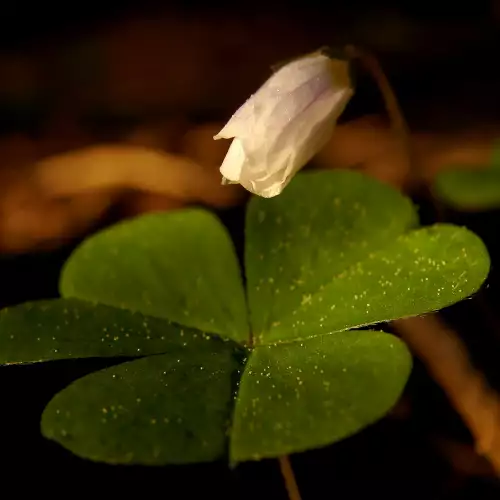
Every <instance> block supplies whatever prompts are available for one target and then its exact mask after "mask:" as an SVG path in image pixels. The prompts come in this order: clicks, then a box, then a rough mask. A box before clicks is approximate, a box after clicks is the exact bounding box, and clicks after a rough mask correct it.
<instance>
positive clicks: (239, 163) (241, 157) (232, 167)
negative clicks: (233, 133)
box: [220, 139, 245, 182]
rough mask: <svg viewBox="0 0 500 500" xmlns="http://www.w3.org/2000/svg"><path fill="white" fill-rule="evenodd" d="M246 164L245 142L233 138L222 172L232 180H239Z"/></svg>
mask: <svg viewBox="0 0 500 500" xmlns="http://www.w3.org/2000/svg"><path fill="white" fill-rule="evenodd" d="M244 164H245V151H244V149H243V144H242V143H241V141H240V140H239V139H233V142H232V143H231V145H230V146H229V149H228V151H227V154H226V157H225V158H224V161H223V162H222V165H221V167H220V173H221V174H222V175H223V177H225V178H226V179H227V180H229V181H231V182H239V181H240V176H241V171H242V169H243V165H244Z"/></svg>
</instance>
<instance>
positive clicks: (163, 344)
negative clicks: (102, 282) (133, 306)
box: [0, 299, 207, 364]
mask: <svg viewBox="0 0 500 500" xmlns="http://www.w3.org/2000/svg"><path fill="white" fill-rule="evenodd" d="M206 337H207V336H206V335H205V334H203V333H202V332H199V331H198V330H192V329H189V328H187V327H181V326H179V325H176V324H174V323H171V322H170V321H167V320H164V319H161V318H153V317H151V316H144V315H142V314H140V313H133V312H131V311H126V310H123V309H117V308H115V307H108V306H103V305H100V304H91V303H90V302H85V301H81V300H77V299H58V300H45V301H39V302H31V303H29V302H28V303H26V304H22V305H20V306H16V307H9V308H6V309H3V310H2V311H0V364H13V363H26V362H38V361H47V360H53V359H68V358H87V357H108V356H145V355H148V354H159V353H164V352H169V353H171V354H172V355H173V354H174V353H178V355H179V356H180V355H183V352H184V351H185V348H186V346H187V345H190V346H191V345H192V344H193V343H194V345H199V344H201V343H205V340H204V339H205V338H206Z"/></svg>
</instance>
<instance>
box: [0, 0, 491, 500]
mask: <svg viewBox="0 0 500 500" xmlns="http://www.w3.org/2000/svg"><path fill="white" fill-rule="evenodd" d="M499 27H500V9H499V8H498V2H496V1H476V2H465V3H464V4H460V3H455V4H451V5H445V4H444V3H441V2H436V1H434V2H429V1H420V2H416V1H408V2H406V3H404V4H403V3H401V2H390V1H377V2H375V1H361V0H351V1H349V2H347V1H338V2H335V1H334V2H329V3H327V4H325V3H324V2H319V1H316V0H310V1H308V2H300V3H297V4H296V5H292V4H291V3H286V2H281V3H280V2H270V1H268V2H264V1H262V0H256V1H254V2H240V3H237V4H236V3H234V4H231V3H229V2H226V3H224V2H218V3H217V4H207V3H203V2H182V3H180V2H177V3H175V2H151V1H146V2H138V1H135V2H134V1H127V2H125V1H123V2H102V3H101V4H93V3H88V2H80V1H78V2H72V3H67V4H56V3H55V2H52V1H49V2H45V3H38V4H35V5H32V4H31V3H28V2H27V1H25V0H19V1H17V2H12V3H6V4H5V3H4V4H2V6H1V16H0V272H1V274H0V275H1V276H2V282H1V284H0V305H2V306H5V305H8V304H15V303H19V302H22V301H25V300H29V299H39V298H48V297H53V296H56V295H57V279H58V273H59V270H60V267H61V265H62V263H63V262H64V259H65V257H66V256H67V255H68V253H69V252H70V251H71V250H72V248H74V245H75V244H77V243H78V242H79V241H80V240H81V238H83V237H85V235H87V234H89V233H90V232H92V231H95V230H97V229H98V228H99V227H102V226H103V225H107V224H110V223H112V222H114V221H116V220H118V219H121V218H123V217H129V216H133V215H136V214H138V213H142V212H145V211H149V210H158V209H160V210H164V209H177V208H179V207H182V206H185V205H186V204H202V205H206V206H209V207H211V208H213V209H214V210H217V211H218V213H219V214H220V215H221V217H222V218H223V220H224V221H225V222H226V223H227V224H228V226H229V227H230V229H231V230H232V232H233V235H234V236H235V238H236V239H238V238H240V237H241V215H242V205H243V204H244V201H245V199H246V194H245V192H243V191H242V190H241V189H239V188H238V187H237V186H232V187H227V186H226V187H223V186H221V185H220V176H219V172H218V167H219V165H220V162H221V160H222V158H223V156H224V154H225V151H226V149H227V146H228V144H227V143H224V141H220V142H214V141H213V140H212V136H213V135H214V133H216V132H218V130H219V128H220V127H221V125H222V124H223V123H224V121H225V120H227V118H228V117H229V116H230V115H231V114H232V112H234V111H235V109H236V108H237V107H238V106H239V105H240V104H242V103H243V101H244V100H245V99H246V98H247V97H248V96H249V95H250V93H252V92H253V91H254V90H256V89H257V88H258V86H259V85H260V84H261V83H262V82H263V81H264V80H265V79H266V78H267V77H268V76H269V74H270V71H271V69H270V68H271V66H272V65H273V64H275V63H276V62H279V61H280V60H283V59H287V58H290V57H294V56H296V55H300V54H302V53H305V52H310V51H312V50H315V49H317V48H319V47H321V46H324V45H339V46H342V45H344V44H347V43H349V44H353V43H354V44H359V45H360V46H362V47H365V48H367V49H369V50H371V51H372V52H373V53H374V54H376V56H377V57H378V58H379V59H380V61H381V63H382V65H383V67H384V70H385V71H386V73H387V75H388V76H389V78H390V80H391V82H392V84H393V86H394V88H395V90H396V92H397V95H398V97H399V99H400V101H401V105H402V108H403V110H404V112H405V115H406V116H407V119H408V121H409V124H410V127H411V130H412V143H413V145H414V148H415V154H416V155H417V156H418V159H419V162H420V164H421V168H422V170H423V178H424V181H430V180H431V179H432V177H433V175H434V174H435V172H436V171H439V170H441V169H443V168H449V167H450V166H453V165H454V164H457V163H458V164H463V163H466V164H473V165H476V166H481V165H483V164H484V163H485V162H486V160H487V158H488V155H489V153H490V150H491V144H492V141H493V139H494V138H495V137H497V136H498V135H499V133H500V120H499V117H500V100H499V98H498V89H499V88H500V85H499V84H500V74H499V72H498V69H497V68H498V62H497V61H498V51H499V48H500V37H499ZM313 164H314V165H315V166H316V167H320V168H350V167H354V166H355V167H356V168H360V169H362V170H364V171H366V172H367V173H368V174H369V175H373V176H375V177H377V178H379V179H380V180H382V181H383V182H388V183H390V184H392V185H394V186H396V187H397V188H400V189H404V190H406V191H407V192H409V193H410V194H415V193H416V192H417V190H416V189H415V188H416V186H414V185H412V183H411V179H409V176H408V172H407V171H406V167H405V161H404V160H403V157H402V153H401V150H400V148H399V147H398V144H397V141H396V140H395V139H394V137H393V135H392V134H391V131H390V130H389V128H388V126H387V120H386V119H385V112H384V106H383V102H382V100H381V98H380V95H379V93H378V90H377V88H376V87H375V86H374V84H373V82H372V81H371V79H370V78H369V77H368V76H367V75H365V74H363V73H360V74H358V75H357V81H356V95H355V97H354V99H353V100H352V102H351V103H350V105H349V107H348V109H347V110H346V113H345V114H344V116H343V117H342V120H341V124H340V125H339V126H338V128H337V130H336V133H335V134H334V137H332V140H331V142H330V144H328V145H327V146H326V147H325V149H324V150H323V151H322V152H321V153H320V154H319V155H318V156H317V157H316V158H315V159H314V161H313ZM427 209H428V207H426V205H425V203H423V204H422V206H421V213H422V216H423V219H424V221H426V217H428V216H429V214H428V210H427ZM454 217H455V221H457V222H458V223H467V224H469V225H471V227H473V229H475V230H478V232H479V234H480V235H481V236H483V237H484V238H485V240H486V241H487V243H488V245H489V248H490V251H491V252H492V255H493V257H494V264H495V262H496V260H495V256H496V255H497V254H498V250H500V249H498V248H497V247H496V243H495V235H496V234H497V233H498V227H497V222H496V221H497V220H499V219H498V214H496V213H495V214H489V215H484V214H483V215H481V218H480V219H477V218H475V219H474V218H473V219H471V218H464V217H463V216H462V215H460V214H455V215H454ZM428 218H429V217H428ZM240 239H241V238H240ZM495 269H496V267H495V265H494V270H495ZM493 288H494V289H496V288H495V287H494V286H493ZM490 299H491V298H490ZM493 299H494V301H497V299H498V296H494V297H493ZM493 299H492V300H493ZM494 301H493V302H492V304H493V306H494V307H495V306H496V302H494ZM473 312H474V311H472V313H471V306H470V304H464V305H460V306H458V308H454V309H453V308H452V310H451V312H449V311H448V313H449V314H451V318H452V319H451V320H450V321H452V322H453V321H455V323H458V324H460V325H461V326H462V328H463V331H462V332H461V333H462V335H463V337H464V338H466V339H468V342H469V345H470V347H471V351H472V352H473V353H474V356H475V361H476V362H477V364H478V366H480V367H481V368H482V369H483V370H484V371H485V372H487V373H488V376H489V377H491V380H493V381H494V382H495V383H497V386H500V382H499V380H498V379H499V377H498V369H497V368H496V366H497V361H496V359H497V357H498V356H497V354H496V353H497V352H498V347H499V345H498V341H499V338H500V337H499V336H498V332H496V331H493V330H492V329H489V330H488V327H487V326H485V323H484V321H483V319H481V318H480V317H476V316H473ZM445 314H446V312H445ZM478 332H479V333H480V335H479V333H478ZM471 339H472V340H471ZM92 363H93V364H92ZM98 367H100V365H99V363H98V362H90V361H89V362H82V363H80V362H78V363H75V362H73V363H55V364H53V365H50V366H43V367H42V366H32V367H5V368H0V387H1V388H2V404H3V407H4V408H5V409H6V410H5V411H4V412H3V413H2V417H1V418H0V430H1V431H2V432H1V434H0V437H1V441H0V442H1V443H2V444H3V451H2V456H3V459H4V461H5V463H6V464H7V465H6V467H5V468H4V471H7V476H8V477H7V479H6V481H7V483H8V484H10V481H12V484H14V485H16V488H17V491H19V489H23V488H25V486H26V484H25V483H26V477H29V478H31V479H33V481H31V482H32V483H33V486H35V487H36V488H37V494H39V493H40V492H44V493H50V494H53V492H54V491H61V492H65V494H68V488H74V487H75V486H74V485H75V484H76V485H78V488H79V489H82V488H84V487H85V486H89V487H90V489H91V492H92V494H95V493H96V491H99V492H101V493H103V492H104V491H106V493H107V492H110V493H111V494H115V495H117V494H121V493H124V492H126V493H128V494H130V493H131V492H133V491H134V489H138V488H139V487H140V488H141V490H140V493H138V494H143V495H144V494H146V495H148V496H152V495H153V494H157V493H156V492H157V491H160V494H161V495H162V496H164V497H167V498H191V497H193V498H201V497H202V496H210V495H217V497H218V498H231V499H235V498H256V497H262V498H273V499H280V498H284V496H283V495H284V491H283V488H282V484H281V479H280V477H279V474H277V470H276V467H275V464H273V463H264V464H258V465H256V466H253V465H251V466H248V467H243V468H242V469H240V470H238V471H237V472H236V473H235V474H229V472H228V471H227V470H226V466H225V464H215V465H214V466H203V467H191V468H175V469H169V468H165V469H161V470H149V469H142V468H138V467H135V468H128V469H125V470H124V469H123V468H120V467H117V468H112V467H106V466H101V465H96V464H91V463H87V462H84V461H81V460H79V459H76V458H75V457H72V456H70V455H69V454H67V453H66V452H65V451H64V450H61V449H59V448H57V447H56V446H55V445H52V444H51V443H48V442H46V441H44V440H43V439H42V438H41V437H40V435H39V430H38V418H39V414H40V412H41V410H42V408H43V406H44V405H45V403H46V402H47V401H48V399H49V398H50V397H51V396H52V394H54V393H55V392H56V391H57V390H58V389H59V388H62V387H63V386H64V385H66V384H67V383H69V382H70V381H71V380H74V379H75V378H77V377H78V376H80V375H82V374H83V373H86V372H88V371H91V370H95V369H96V368H98ZM419 370H420V371H419ZM415 372H416V375H415V374H414V375H413V378H412V380H411V381H410V384H409V400H410V401H411V402H412V403H413V406H411V405H410V406H411V409H410V410H408V407H406V406H405V405H402V406H401V407H400V408H398V411H399V414H398V413H397V412H396V416H397V415H399V417H398V418H392V419H389V420H384V421H382V422H380V423H379V424H377V425H376V426H373V428H370V429H368V430H366V431H364V432H363V433H361V434H360V435H358V436H355V437H354V438H351V439H349V440H346V441H344V442H342V443H339V444H337V445H335V446H334V447H332V448H331V449H330V448H329V449H327V450H321V451H318V452H314V453H309V454H304V455H302V456H300V457H298V458H297V464H296V465H297V470H296V472H297V477H298V480H299V482H300V484H301V489H302V490H303V496H304V500H307V499H308V498H340V497H344V496H346V495H349V497H350V498H362V497H364V496H366V495H370V494H371V495H373V494H374V493H376V494H377V495H383V496H384V497H385V498H387V499H393V498H394V499H396V498H398V499H399V498H405V499H413V498H415V499H417V498H419V499H421V498H426V499H462V498H463V499H465V498H472V499H474V500H475V499H478V500H482V499H483V498H493V497H494V498H498V489H497V486H496V484H495V482H494V480H493V479H492V477H491V471H490V470H489V469H488V467H487V466H485V464H484V463H483V462H481V461H480V460H478V457H477V456H476V455H474V453H473V451H472V446H471V445H472V443H471V439H470V435H469V434H468V433H467V430H466V429H465V428H464V426H463V424H462V423H461V422H460V420H459V419H458V418H457V416H456V415H455V414H454V413H453V412H452V411H451V410H450V408H449V405H447V403H446V398H445V397H444V395H443V394H442V393H441V392H440V391H439V389H437V388H436V387H435V385H434V384H433V383H432V382H431V381H430V380H429V378H428V377H427V376H426V375H425V373H423V370H422V369H421V367H419V366H418V363H417V365H416V370H415ZM407 402H408V401H406V403H407ZM406 403H405V404H406ZM405 408H406V409H405ZM409 414H410V415H411V417H409V416H408V415H409ZM393 417H394V416H393ZM436 435H437V436H438V437H437V438H436ZM443 436H444V437H443ZM70 482H71V483H72V485H73V486H70V485H69V484H70ZM69 491H70V492H72V491H73V490H71V489H69ZM178 492H180V493H178ZM82 494H83V493H82ZM103 494H104V493H103Z"/></svg>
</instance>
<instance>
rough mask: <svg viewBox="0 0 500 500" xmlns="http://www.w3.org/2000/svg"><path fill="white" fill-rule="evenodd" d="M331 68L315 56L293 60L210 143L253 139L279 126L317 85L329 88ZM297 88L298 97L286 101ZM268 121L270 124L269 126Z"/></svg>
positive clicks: (253, 96)
mask: <svg viewBox="0 0 500 500" xmlns="http://www.w3.org/2000/svg"><path fill="white" fill-rule="evenodd" d="M341 62H342V63H343V64H344V65H346V63H345V62H344V61H341ZM331 64H332V61H331V60H330V59H329V58H328V57H327V56H324V55H322V54H319V55H316V56H309V57H304V58H301V59H297V60H296V61H292V62H291V63H289V64H287V65H286V66H284V67H282V68H281V69H279V70H278V71H277V72H276V73H274V74H273V75H272V76H271V77H270V78H269V79H268V80H267V81H266V83H264V85H262V87H261V88H260V89H259V90H258V91H257V92H256V93H255V94H253V95H252V96H251V97H250V98H249V99H248V100H247V101H246V102H245V103H244V104H243V105H242V106H241V107H240V108H239V109H238V110H237V111H236V113H234V115H233V116H232V117H231V118H230V120H229V121H228V122H227V124H226V125H225V126H224V127H223V128H222V130H221V131H220V132H219V133H218V134H217V135H215V136H214V139H215V140H218V139H231V138H233V137H243V136H255V134H261V133H262V130H261V129H262V124H264V123H265V124H266V128H268V129H269V127H271V128H272V127H273V124H276V125H277V126H279V125H280V124H283V123H284V122H286V121H287V120H289V119H290V118H291V117H293V116H294V115H295V114H296V113H298V112H300V110H299V109H297V107H300V105H301V104H302V103H303V102H305V101H307V100H310V99H311V98H313V97H314V95H315V93H317V87H318V86H319V85H326V84H328V85H331V82H330V79H331V71H332V67H331ZM325 79H328V82H326V80H325ZM301 87H302V91H301V92H300V96H296V97H294V99H293V100H292V101H289V94H290V93H292V92H295V91H296V90H297V89H301ZM283 102H284V104H285V105H282V106H281V107H280V111H278V112H277V111H276V108H277V107H278V106H279V104H280V103H283ZM270 120H272V122H273V123H269V121H270Z"/></svg>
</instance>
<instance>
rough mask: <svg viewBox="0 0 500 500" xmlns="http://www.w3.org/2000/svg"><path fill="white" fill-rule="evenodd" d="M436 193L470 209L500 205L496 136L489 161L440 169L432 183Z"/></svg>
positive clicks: (499, 146)
mask: <svg viewBox="0 0 500 500" xmlns="http://www.w3.org/2000/svg"><path fill="white" fill-rule="evenodd" d="M432 190H433V192H434V195H435V196H436V197H437V198H440V199H441V200H443V201H444V202H445V203H447V204H448V205H450V206H452V207H455V208H458V209H460V210H466V211H471V212H473V211H481V210H494V209H497V208H499V207H500V141H499V140H496V142H495V144H494V146H493V149H492V153H491V157H490V160H489V162H488V165H485V166H484V167H482V168H481V167H480V166H479V167H478V166H476V167H475V168H472V166H470V167H469V168H466V167H465V166H462V167H457V168H455V169H449V170H445V171H442V172H439V173H438V174H437V175H436V178H435V179H434V184H433V186H432Z"/></svg>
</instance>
